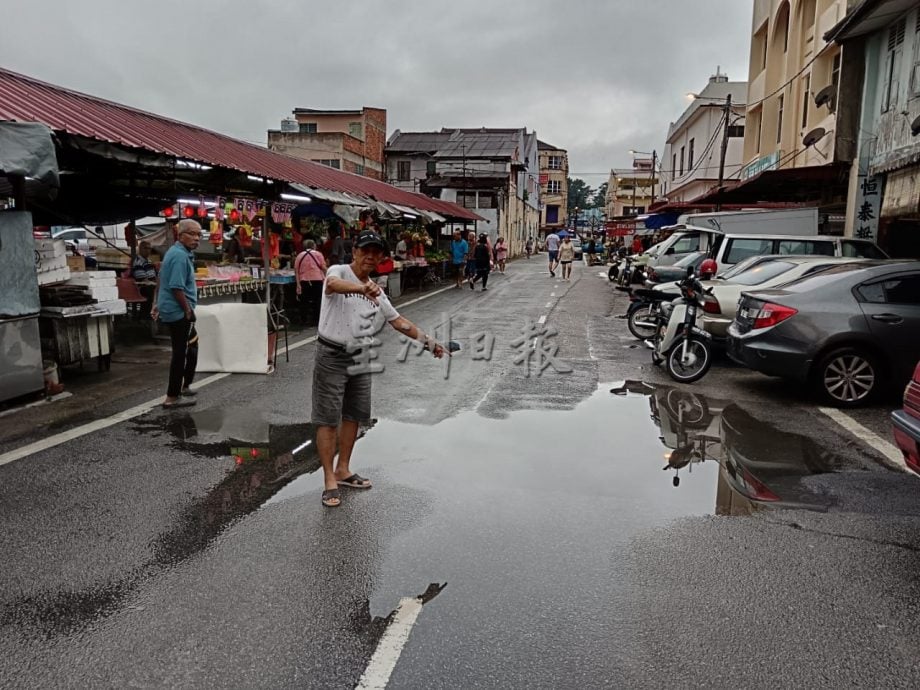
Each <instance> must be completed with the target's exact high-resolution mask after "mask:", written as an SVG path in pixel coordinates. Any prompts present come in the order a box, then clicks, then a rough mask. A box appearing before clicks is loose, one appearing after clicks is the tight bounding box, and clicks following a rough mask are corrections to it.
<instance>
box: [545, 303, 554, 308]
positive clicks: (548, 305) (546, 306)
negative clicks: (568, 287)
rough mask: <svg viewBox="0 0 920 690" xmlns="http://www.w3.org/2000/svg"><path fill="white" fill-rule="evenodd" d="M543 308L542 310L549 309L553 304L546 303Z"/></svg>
mask: <svg viewBox="0 0 920 690" xmlns="http://www.w3.org/2000/svg"><path fill="white" fill-rule="evenodd" d="M543 306H544V308H547V309H548V308H549V307H551V306H553V303H552V302H547V303H546V304H544V305H543Z"/></svg>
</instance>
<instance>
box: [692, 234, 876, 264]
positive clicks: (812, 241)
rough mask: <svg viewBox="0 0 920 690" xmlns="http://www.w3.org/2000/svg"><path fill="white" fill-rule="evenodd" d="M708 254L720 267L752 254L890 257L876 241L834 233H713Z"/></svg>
mask: <svg viewBox="0 0 920 690" xmlns="http://www.w3.org/2000/svg"><path fill="white" fill-rule="evenodd" d="M711 239H712V246H711V247H710V248H709V255H710V256H711V257H712V258H714V259H715V260H716V263H717V264H718V265H719V270H720V271H721V270H722V269H723V268H728V267H729V266H732V265H734V264H736V263H738V262H739V261H744V260H745V259H747V258H750V257H752V256H763V255H765V254H793V255H796V256H845V257H850V258H863V259H887V258H889V257H888V255H887V254H886V253H885V252H883V251H882V250H881V249H879V247H878V245H877V244H875V242H871V241H869V240H857V239H853V238H851V237H836V236H833V235H804V236H801V237H793V236H789V235H747V234H744V235H735V234H725V235H719V234H717V235H713V236H712V238H711Z"/></svg>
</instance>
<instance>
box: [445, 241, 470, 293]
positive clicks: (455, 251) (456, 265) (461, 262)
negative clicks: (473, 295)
mask: <svg viewBox="0 0 920 690" xmlns="http://www.w3.org/2000/svg"><path fill="white" fill-rule="evenodd" d="M469 252H470V245H468V244H467V242H466V240H465V239H463V238H462V237H460V231H459V230H454V239H453V241H451V243H450V263H451V267H452V268H453V270H454V280H455V281H457V285H456V287H462V285H461V283H463V269H464V268H465V267H466V256H467V254H469Z"/></svg>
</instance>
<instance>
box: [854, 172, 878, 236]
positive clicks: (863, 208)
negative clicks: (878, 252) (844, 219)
mask: <svg viewBox="0 0 920 690" xmlns="http://www.w3.org/2000/svg"><path fill="white" fill-rule="evenodd" d="M881 202H882V183H881V180H880V179H879V178H878V177H875V176H874V175H864V174H860V175H859V184H858V185H857V188H856V208H855V210H854V214H853V237H857V238H859V239H862V240H872V241H873V242H875V241H876V239H878V216H879V208H880V207H881Z"/></svg>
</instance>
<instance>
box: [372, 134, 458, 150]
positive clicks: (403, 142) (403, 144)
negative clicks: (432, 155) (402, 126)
mask: <svg viewBox="0 0 920 690" xmlns="http://www.w3.org/2000/svg"><path fill="white" fill-rule="evenodd" d="M449 140H450V132H395V133H394V134H393V136H392V137H390V141H389V142H388V143H387V153H400V152H410V153H420V152H429V151H437V150H438V149H439V148H441V147H442V146H443V145H444V144H446V143H447V142H448V141H449Z"/></svg>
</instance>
